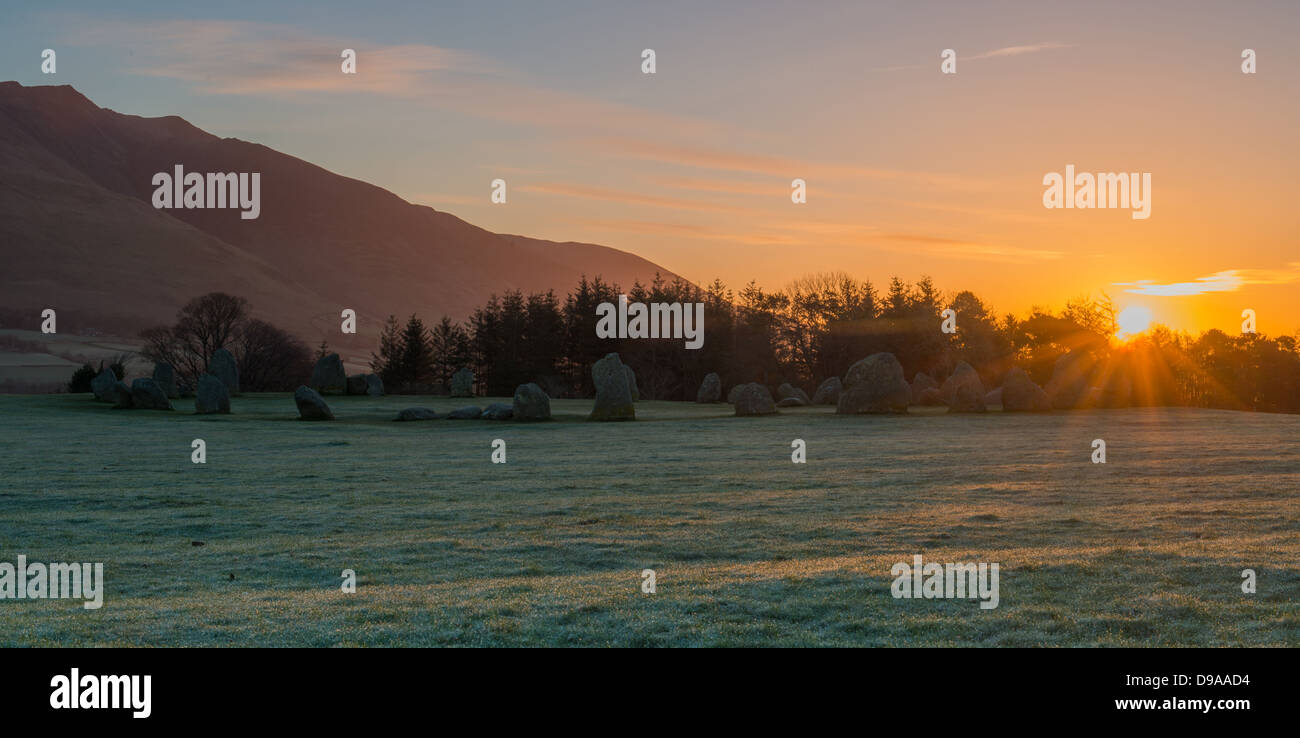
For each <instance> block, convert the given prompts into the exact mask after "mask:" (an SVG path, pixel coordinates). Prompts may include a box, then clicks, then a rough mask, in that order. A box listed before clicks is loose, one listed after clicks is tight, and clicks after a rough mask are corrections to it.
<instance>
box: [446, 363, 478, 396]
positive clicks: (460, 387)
mask: <svg viewBox="0 0 1300 738" xmlns="http://www.w3.org/2000/svg"><path fill="white" fill-rule="evenodd" d="M451 396H452V397H473V396H474V372H472V371H470V370H469V367H467V366H462V367H461V368H459V369H457V370H456V373H455V374H453V375H451Z"/></svg>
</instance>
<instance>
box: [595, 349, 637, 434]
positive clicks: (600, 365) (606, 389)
mask: <svg viewBox="0 0 1300 738" xmlns="http://www.w3.org/2000/svg"><path fill="white" fill-rule="evenodd" d="M591 379H592V382H593V383H594V384H595V385H596V404H595V405H594V406H593V407H592V408H591V415H590V416H589V417H588V418H587V419H588V420H636V408H634V407H632V391H631V389H630V388H629V387H628V386H627V375H625V374H624V373H623V362H622V361H620V360H619V358H618V354H613V353H611V354H605V358H603V359H601V360H600V361H597V362H596V363H595V364H593V365H592V366H591Z"/></svg>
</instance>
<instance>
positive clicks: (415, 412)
mask: <svg viewBox="0 0 1300 738" xmlns="http://www.w3.org/2000/svg"><path fill="white" fill-rule="evenodd" d="M396 419H397V420H400V421H402V422H407V421H412V420H437V419H438V413H435V412H434V411H432V410H430V409H429V408H427V407H408V408H406V409H405V410H403V411H401V412H400V413H398V414H397V418H396Z"/></svg>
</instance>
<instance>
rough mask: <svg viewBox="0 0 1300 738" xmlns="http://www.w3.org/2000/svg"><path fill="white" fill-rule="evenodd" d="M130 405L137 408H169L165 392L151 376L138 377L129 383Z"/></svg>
mask: <svg viewBox="0 0 1300 738" xmlns="http://www.w3.org/2000/svg"><path fill="white" fill-rule="evenodd" d="M131 406H132V407H134V408H135V409H137V410H171V409H172V403H171V401H170V400H168V399H167V393H166V392H164V391H163V388H162V387H161V386H160V385H159V384H158V383H157V382H155V381H153V378H152V377H140V378H139V379H137V380H135V381H134V382H132V383H131Z"/></svg>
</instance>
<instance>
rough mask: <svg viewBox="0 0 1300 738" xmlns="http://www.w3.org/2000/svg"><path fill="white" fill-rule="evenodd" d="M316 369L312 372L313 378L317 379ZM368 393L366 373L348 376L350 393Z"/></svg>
mask: <svg viewBox="0 0 1300 738" xmlns="http://www.w3.org/2000/svg"><path fill="white" fill-rule="evenodd" d="M315 378H316V377H315V371H313V372H312V379H315ZM365 393H366V375H364V374H353V375H351V376H349V377H348V394H349V395H364V394H365Z"/></svg>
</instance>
